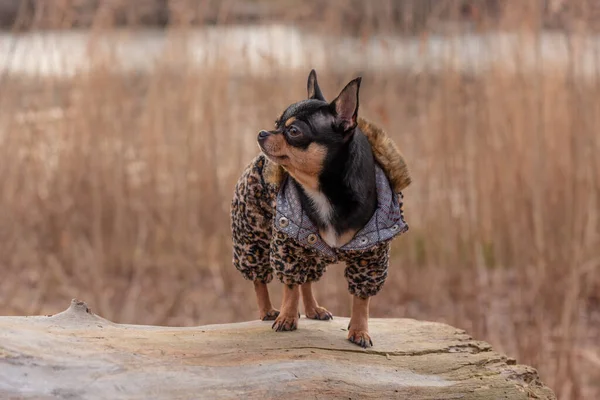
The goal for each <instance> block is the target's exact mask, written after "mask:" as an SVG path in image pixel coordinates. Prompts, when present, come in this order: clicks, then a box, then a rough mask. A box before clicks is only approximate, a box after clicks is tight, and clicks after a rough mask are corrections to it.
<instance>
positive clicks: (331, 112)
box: [258, 70, 361, 190]
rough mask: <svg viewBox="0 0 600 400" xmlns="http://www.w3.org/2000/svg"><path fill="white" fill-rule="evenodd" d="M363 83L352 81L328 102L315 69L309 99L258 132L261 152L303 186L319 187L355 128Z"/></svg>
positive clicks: (310, 83) (286, 110)
mask: <svg viewBox="0 0 600 400" xmlns="http://www.w3.org/2000/svg"><path fill="white" fill-rule="evenodd" d="M360 82H361V78H360V77H358V78H356V79H354V80H352V81H350V83H348V84H347V85H346V87H344V89H342V91H341V92H340V94H339V95H338V96H337V97H336V98H335V100H333V101H332V102H330V103H329V102H327V101H326V100H325V98H324V96H323V93H322V92H321V89H320V88H319V84H318V82H317V74H316V72H315V70H312V71H311V72H310V74H309V76H308V83H307V91H308V98H307V99H305V100H301V101H299V102H297V103H294V104H292V105H290V106H289V107H288V108H286V109H285V111H284V112H283V113H282V114H281V116H280V117H279V118H278V119H277V120H276V121H275V129H274V130H270V131H267V130H262V131H260V132H259V134H258V144H259V146H260V149H261V150H262V152H263V153H264V154H265V155H266V156H267V157H268V158H269V159H270V160H271V161H273V162H275V163H277V164H279V165H281V166H282V167H284V168H285V169H286V170H287V171H288V172H289V173H290V174H291V175H292V176H293V177H294V178H295V179H296V180H297V181H298V182H299V183H301V184H302V185H303V186H305V187H308V188H311V189H315V190H316V189H318V178H319V176H320V175H321V172H322V170H323V167H324V164H325V162H326V160H327V159H328V158H330V157H332V156H334V155H335V154H336V153H337V152H339V151H340V149H342V148H343V147H344V145H345V144H346V143H348V141H349V140H350V139H351V138H352V135H353V134H354V132H355V130H356V126H357V120H358V91H359V88H360Z"/></svg>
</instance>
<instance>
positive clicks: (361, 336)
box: [348, 296, 373, 348]
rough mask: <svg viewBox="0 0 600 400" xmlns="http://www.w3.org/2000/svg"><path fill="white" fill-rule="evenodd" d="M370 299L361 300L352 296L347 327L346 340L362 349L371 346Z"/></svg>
mask: <svg viewBox="0 0 600 400" xmlns="http://www.w3.org/2000/svg"><path fill="white" fill-rule="evenodd" d="M370 299H371V298H370V297H367V298H366V299H363V298H362V297H358V296H354V298H353V301H352V316H351V317H350V324H349V325H348V340H349V341H351V342H352V343H355V344H357V345H359V346H361V347H363V348H366V347H367V346H373V341H372V340H371V337H370V336H369V301H370Z"/></svg>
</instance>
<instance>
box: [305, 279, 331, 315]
mask: <svg viewBox="0 0 600 400" xmlns="http://www.w3.org/2000/svg"><path fill="white" fill-rule="evenodd" d="M312 284H313V283H312V282H306V283H303V284H302V287H301V289H300V290H301V292H302V301H303V303H304V313H305V314H306V318H310V319H318V320H321V321H327V320H330V319H333V315H332V314H331V313H330V312H329V311H327V309H326V308H325V307H321V306H319V304H318V303H317V300H316V299H315V296H314V295H313V292H312Z"/></svg>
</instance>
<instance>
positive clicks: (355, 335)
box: [348, 329, 373, 349]
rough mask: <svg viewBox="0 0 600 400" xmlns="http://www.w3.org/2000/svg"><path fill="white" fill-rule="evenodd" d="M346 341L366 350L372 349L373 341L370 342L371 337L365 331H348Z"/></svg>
mask: <svg viewBox="0 0 600 400" xmlns="http://www.w3.org/2000/svg"><path fill="white" fill-rule="evenodd" d="M348 340H349V341H351V342H352V343H354V344H356V345H358V346H360V347H362V348H363V349H366V348H367V347H373V341H372V340H371V336H369V333H368V332H367V331H359V330H354V329H350V332H348Z"/></svg>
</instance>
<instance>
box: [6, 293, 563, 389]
mask: <svg viewBox="0 0 600 400" xmlns="http://www.w3.org/2000/svg"><path fill="white" fill-rule="evenodd" d="M347 325H348V318H339V317H335V319H334V320H332V321H313V320H308V319H306V318H302V319H301V320H300V326H299V329H298V330H297V331H294V332H280V333H277V332H274V331H273V330H271V323H270V322H262V321H251V322H243V323H235V324H224V325H208V326H200V327H184V328H182V327H158V326H144V325H123V324H116V323H113V322H110V321H108V320H106V319H103V318H101V317H99V316H97V315H95V314H93V313H92V312H91V311H90V310H89V308H88V307H87V305H86V304H85V303H83V302H79V301H77V300H73V302H72V303H71V306H70V307H69V309H67V310H66V311H64V312H62V313H59V314H56V315H54V316H50V317H47V316H34V317H0V398H2V399H57V398H60V399H63V398H64V399H191V398H194V399H240V398H244V399H269V398H285V399H286V400H287V399H307V398H310V399H329V398H335V399H337V398H345V399H391V398H400V399H408V398H410V399H532V398H534V399H556V396H555V395H554V393H553V392H552V391H551V390H550V389H549V388H548V387H546V386H544V384H543V383H542V382H541V381H540V379H539V377H538V374H537V371H536V370H535V369H533V368H531V367H528V366H524V365H517V364H516V362H515V360H513V359H510V358H507V357H506V356H504V355H502V354H499V353H496V352H495V351H493V350H492V348H491V346H490V345H489V344H487V343H485V342H481V341H477V340H474V339H473V338H471V337H470V336H468V335H467V334H466V333H465V332H464V331H462V330H459V329H456V328H453V327H451V326H448V325H445V324H441V323H433V322H422V321H416V320H412V319H371V320H370V332H371V334H372V335H371V336H372V337H373V341H374V343H375V346H374V347H373V348H370V349H366V350H364V349H361V348H360V347H358V346H356V345H354V344H352V343H350V342H348V341H347V340H346V334H347V332H346V327H347Z"/></svg>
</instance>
